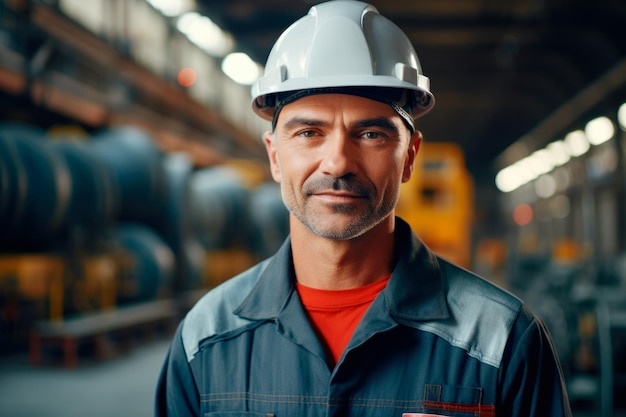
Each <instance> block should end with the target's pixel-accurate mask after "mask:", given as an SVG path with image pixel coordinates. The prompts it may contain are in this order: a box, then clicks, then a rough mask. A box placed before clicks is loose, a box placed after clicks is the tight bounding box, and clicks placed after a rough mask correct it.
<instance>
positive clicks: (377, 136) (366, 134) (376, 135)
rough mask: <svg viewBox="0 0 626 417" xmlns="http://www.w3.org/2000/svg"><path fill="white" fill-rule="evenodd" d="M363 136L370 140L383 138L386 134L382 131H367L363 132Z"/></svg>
mask: <svg viewBox="0 0 626 417" xmlns="http://www.w3.org/2000/svg"><path fill="white" fill-rule="evenodd" d="M361 137H362V138H365V139H369V140H375V139H383V138H384V137H385V135H384V134H383V133H381V132H376V131H367V132H363V133H362V134H361Z"/></svg>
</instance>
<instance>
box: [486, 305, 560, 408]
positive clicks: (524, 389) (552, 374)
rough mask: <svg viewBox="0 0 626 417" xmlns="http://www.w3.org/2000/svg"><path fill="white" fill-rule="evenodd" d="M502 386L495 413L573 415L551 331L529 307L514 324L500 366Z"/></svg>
mask: <svg viewBox="0 0 626 417" xmlns="http://www.w3.org/2000/svg"><path fill="white" fill-rule="evenodd" d="M499 387H500V399H499V401H498V409H497V410H496V415H502V416H511V417H539V416H553V417H561V416H564V417H571V416H572V412H571V410H570V405H569V400H568V397H567V390H566V387H565V382H564V380H563V373H562V370H561V366H560V363H559V360H558V358H557V356H556V354H555V349H554V347H553V344H552V340H551V338H550V335H549V333H548V331H547V329H546V328H545V326H544V324H543V323H542V322H541V320H540V319H539V318H537V317H535V316H534V315H533V314H532V313H531V312H530V311H529V310H528V309H527V308H526V307H524V308H523V310H522V312H521V313H520V315H519V316H518V317H517V319H516V320H515V323H514V324H513V328H512V332H511V337H510V338H509V341H508V343H507V347H506V350H505V353H504V357H503V361H502V366H501V368H500V375H499Z"/></svg>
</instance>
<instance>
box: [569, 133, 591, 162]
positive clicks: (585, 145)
mask: <svg viewBox="0 0 626 417" xmlns="http://www.w3.org/2000/svg"><path fill="white" fill-rule="evenodd" d="M565 144H566V145H567V151H568V152H569V154H570V155H571V156H573V157H576V156H581V155H584V154H585V152H587V151H588V150H589V141H588V140H587V137H586V136H585V132H583V131H582V130H574V131H573V132H570V133H568V134H567V135H566V136H565Z"/></svg>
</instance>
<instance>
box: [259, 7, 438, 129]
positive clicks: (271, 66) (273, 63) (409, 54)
mask: <svg viewBox="0 0 626 417" xmlns="http://www.w3.org/2000/svg"><path fill="white" fill-rule="evenodd" d="M343 87H350V88H352V90H355V89H359V90H367V89H369V88H373V89H375V90H376V94H375V96H380V95H381V94H380V93H381V92H383V94H384V92H387V91H390V92H393V93H397V92H398V91H401V92H403V93H404V92H407V93H408V97H405V102H403V103H401V104H400V106H401V107H403V108H405V109H408V112H410V113H411V114H410V115H409V114H407V115H406V116H409V117H411V116H412V118H417V117H419V116H421V115H423V114H424V113H426V112H428V111H429V110H430V109H431V108H432V107H433V105H434V103H435V101H434V97H433V95H432V93H431V92H430V80H429V79H428V77H426V76H424V75H423V74H422V68H421V66H420V63H419V59H418V57H417V53H416V52H415V49H414V48H413V45H412V44H411V41H410V40H409V39H408V37H407V36H406V35H405V34H404V33H403V32H402V31H401V30H400V28H399V27H398V26H396V25H395V24H394V23H393V22H391V21H390V20H389V19H387V18H385V17H384V16H382V15H380V13H379V12H378V10H377V9H376V8H375V7H374V6H372V5H370V4H367V3H362V2H359V1H354V0H336V1H329V2H326V3H322V4H319V5H316V6H313V7H311V9H310V10H309V13H308V14H307V15H306V16H304V17H302V18H301V19H299V20H298V21H296V22H295V23H293V24H292V25H291V26H290V27H289V28H287V29H286V30H285V32H283V34H282V35H281V36H280V37H279V38H278V40H277V41H276V43H275V44H274V47H273V48H272V50H271V52H270V54H269V57H268V59H267V63H266V66H265V73H264V74H263V76H262V77H261V78H259V79H258V80H257V81H256V83H255V84H254V85H253V86H252V107H253V110H254V111H255V113H257V114H258V115H259V116H261V117H262V118H264V119H267V120H272V119H273V117H274V113H275V111H274V110H275V107H276V106H277V94H278V95H279V96H283V97H284V96H287V95H289V94H283V93H291V96H292V97H293V96H295V97H296V99H297V98H299V97H304V96H306V95H307V93H306V91H304V90H308V91H313V94H319V93H321V92H324V90H325V89H329V90H331V91H332V90H335V91H336V90H338V89H340V88H343ZM394 90H396V91H394ZM297 92H301V94H293V93H297ZM291 101H293V99H291ZM407 102H408V106H407V105H406V104H407ZM390 104H391V103H390ZM394 108H395V107H394ZM411 124H412V120H411Z"/></svg>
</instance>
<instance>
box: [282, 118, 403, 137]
mask: <svg viewBox="0 0 626 417" xmlns="http://www.w3.org/2000/svg"><path fill="white" fill-rule="evenodd" d="M327 124H328V123H326V122H324V121H322V120H319V119H310V118H306V117H299V116H296V117H293V118H291V119H289V120H288V121H287V122H285V124H284V125H283V128H285V129H290V128H293V127H296V126H325V125H327ZM354 127H357V128H364V127H378V128H381V129H386V130H390V131H392V132H393V133H395V134H400V130H399V129H398V127H397V126H396V125H395V124H394V123H393V122H392V121H391V120H389V119H387V118H386V117H374V118H371V119H363V120H359V121H358V122H356V123H355V124H354Z"/></svg>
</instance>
